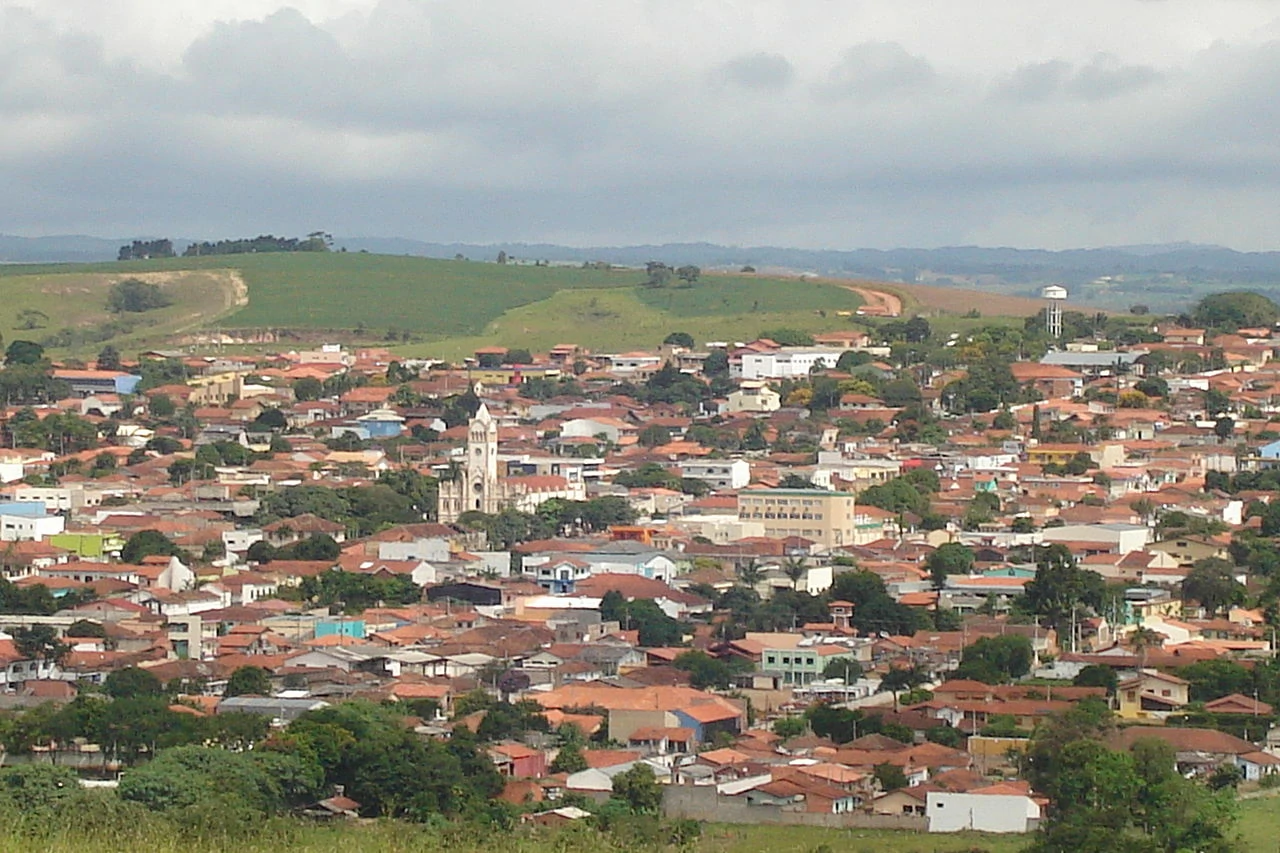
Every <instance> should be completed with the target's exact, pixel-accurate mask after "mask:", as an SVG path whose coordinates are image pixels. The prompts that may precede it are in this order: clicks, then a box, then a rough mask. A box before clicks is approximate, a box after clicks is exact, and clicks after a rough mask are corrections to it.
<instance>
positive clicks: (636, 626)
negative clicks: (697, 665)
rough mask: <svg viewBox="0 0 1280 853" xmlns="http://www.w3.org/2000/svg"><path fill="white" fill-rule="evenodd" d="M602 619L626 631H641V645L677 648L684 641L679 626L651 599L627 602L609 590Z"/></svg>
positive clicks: (601, 615)
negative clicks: (614, 623) (615, 623)
mask: <svg viewBox="0 0 1280 853" xmlns="http://www.w3.org/2000/svg"><path fill="white" fill-rule="evenodd" d="M600 618H601V619H603V620H605V621H606V622H618V623H619V624H621V625H622V629H623V630H624V631H632V630H639V632H640V645H642V646H649V647H657V646H676V645H680V644H681V643H683V642H684V629H683V628H682V627H681V625H680V623H679V622H677V621H676V620H674V619H672V618H671V617H670V616H668V615H667V614H666V613H664V612H663V611H662V608H661V607H659V606H658V605H657V604H656V603H655V602H653V601H650V600H649V599H645V598H639V599H636V600H635V601H626V600H625V599H624V598H623V597H622V594H621V593H619V592H618V591H617V590H610V591H609V592H606V593H605V594H604V596H603V597H602V598H601V600H600Z"/></svg>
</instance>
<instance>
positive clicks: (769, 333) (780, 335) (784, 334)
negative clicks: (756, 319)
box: [760, 328, 813, 347]
mask: <svg viewBox="0 0 1280 853" xmlns="http://www.w3.org/2000/svg"><path fill="white" fill-rule="evenodd" d="M760 337H762V338H768V339H769V340H771V341H774V342H776V343H779V344H782V346H784V347H811V346H813V335H811V334H809V333H808V332H805V331H801V330H800V329H786V328H782V329H765V330H764V331H762V332H761V333H760Z"/></svg>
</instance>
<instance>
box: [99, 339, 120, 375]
mask: <svg viewBox="0 0 1280 853" xmlns="http://www.w3.org/2000/svg"><path fill="white" fill-rule="evenodd" d="M96 361H97V364H98V369H99V370H119V369H120V350H118V349H116V348H115V347H113V346H112V345H111V344H107V345H106V346H105V347H103V348H102V349H101V350H100V351H99V352H98V358H97V359H96Z"/></svg>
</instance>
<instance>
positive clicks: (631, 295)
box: [411, 276, 861, 359]
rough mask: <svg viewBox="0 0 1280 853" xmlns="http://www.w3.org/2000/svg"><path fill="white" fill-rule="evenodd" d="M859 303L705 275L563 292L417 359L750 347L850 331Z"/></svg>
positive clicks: (800, 287)
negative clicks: (685, 344) (743, 343)
mask: <svg viewBox="0 0 1280 853" xmlns="http://www.w3.org/2000/svg"><path fill="white" fill-rule="evenodd" d="M860 304H861V300H860V299H859V298H858V297H857V296H856V295H855V294H853V293H851V292H850V291H848V290H845V289H843V288H839V287H834V286H831V285H824V284H818V283H814V282H804V281H795V280H789V279H781V280H780V279H752V278H748V277H738V276H724V277H721V276H705V277H704V278H703V279H702V280H701V281H699V282H698V284H697V285H696V286H695V287H693V288H688V289H673V290H665V289H664V290H648V289H645V288H637V287H623V288H612V289H607V290H606V289H589V290H562V291H560V292H559V293H557V294H555V295H554V296H552V297H551V298H549V299H545V300H542V301H540V302H534V303H532V304H529V305H525V306H522V307H520V308H516V309H514V310H511V311H508V312H507V313H505V314H503V315H502V316H501V317H499V318H497V319H495V320H494V321H492V322H490V323H489V324H488V325H487V326H486V327H485V328H484V330H483V332H482V333H481V334H478V335H464V336H458V337H451V338H447V339H444V340H438V341H433V342H431V343H430V344H426V345H422V346H415V347H412V348H411V350H412V351H413V352H414V353H415V354H423V355H425V354H437V355H440V356H442V357H444V358H451V359H456V358H458V357H460V356H462V355H466V354H469V353H471V352H473V351H474V350H475V349H476V347H479V346H486V345H491V344H494V343H500V344H502V345H504V346H510V347H524V348H528V349H530V350H533V351H535V352H536V351H539V350H546V349H548V348H549V347H552V346H555V345H556V344H558V343H577V344H580V345H582V346H586V347H588V348H590V349H592V350H595V351H597V352H601V351H604V352H608V351H613V352H621V351H625V350H628V349H637V348H641V347H655V346H657V345H658V344H659V343H661V342H662V339H663V338H664V337H666V335H667V334H668V333H670V332H673V331H683V332H688V333H689V334H691V335H693V337H694V339H695V340H696V341H698V342H700V343H701V342H704V341H709V340H725V339H727V340H750V339H751V338H754V337H757V336H758V335H760V333H761V332H763V331H765V330H767V329H776V328H783V327H785V328H792V329H802V330H804V331H807V332H811V333H812V332H821V331H830V330H833V329H847V328H851V325H852V324H851V320H850V318H849V317H842V316H840V315H839V313H838V312H842V311H843V312H850V313H852V312H853V311H855V310H856V309H857V307H858V306H859V305H860Z"/></svg>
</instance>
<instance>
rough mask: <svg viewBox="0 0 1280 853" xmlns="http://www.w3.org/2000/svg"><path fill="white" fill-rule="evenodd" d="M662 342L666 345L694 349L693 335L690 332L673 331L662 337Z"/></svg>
mask: <svg viewBox="0 0 1280 853" xmlns="http://www.w3.org/2000/svg"><path fill="white" fill-rule="evenodd" d="M662 343H663V344H665V345H666V346H672V347H684V348H685V349H693V347H694V340H693V335H691V334H689V333H688V332H672V333H671V334H669V335H667V336H666V337H665V338H663V339H662Z"/></svg>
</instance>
